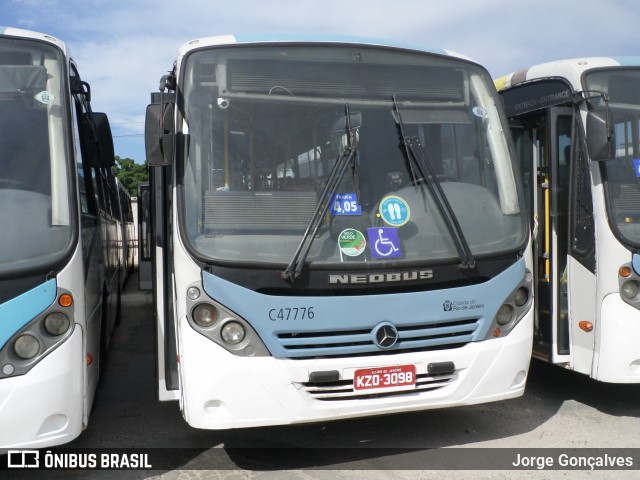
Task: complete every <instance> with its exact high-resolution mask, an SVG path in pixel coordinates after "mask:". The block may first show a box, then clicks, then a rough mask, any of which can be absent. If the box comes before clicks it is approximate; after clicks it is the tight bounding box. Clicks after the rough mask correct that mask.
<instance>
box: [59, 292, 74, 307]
mask: <svg viewBox="0 0 640 480" xmlns="http://www.w3.org/2000/svg"><path fill="white" fill-rule="evenodd" d="M58 303H59V304H60V306H61V307H70V306H71V305H73V297H72V296H71V294H70V293H63V294H62V295H60V298H59V299H58Z"/></svg>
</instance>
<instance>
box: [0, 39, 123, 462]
mask: <svg viewBox="0 0 640 480" xmlns="http://www.w3.org/2000/svg"><path fill="white" fill-rule="evenodd" d="M90 97H91V92H90V88H89V85H88V84H87V83H86V82H83V81H82V80H81V79H80V76H79V74H78V70H77V67H76V64H75V63H74V61H73V60H72V59H71V57H70V55H69V51H68V50H67V48H66V47H65V45H64V44H63V43H62V42H61V41H59V40H57V39H55V38H53V37H51V36H48V35H44V34H41V33H36V32H29V31H25V30H19V29H14V28H2V27H0V166H1V167H2V169H1V171H0V205H1V206H2V207H1V208H0V225H2V233H1V234H0V239H1V241H0V452H1V451H2V449H5V448H17V447H20V448H24V447H27V448H40V447H47V446H52V445H58V444H62V443H66V442H69V441H71V440H72V439H74V438H75V437H77V436H78V435H79V434H80V433H81V432H82V430H83V429H84V428H85V427H86V425H87V421H88V418H89V412H90V410H91V405H92V403H93V398H94V395H95V391H96V387H97V384H98V379H99V375H100V370H101V369H102V368H101V367H103V365H104V356H105V353H106V351H107V348H108V345H109V338H110V333H111V330H112V328H113V326H114V324H115V323H116V321H117V317H118V314H119V310H120V288H121V285H122V283H123V281H124V278H125V276H126V274H127V272H128V269H127V268H123V264H125V263H126V262H125V261H124V258H125V255H124V254H123V253H122V251H121V250H122V246H124V245H126V243H127V241H126V239H125V238H123V235H124V233H123V228H122V223H121V222H122V218H123V215H122V212H123V211H126V210H127V208H128V209H129V211H130V207H127V198H128V195H126V194H125V193H124V191H122V190H120V192H121V193H119V189H118V185H117V183H116V179H115V177H114V176H113V173H112V171H111V166H112V165H113V164H114V152H113V140H112V137H111V130H110V128H109V123H108V120H107V117H106V115H105V114H103V113H94V112H92V111H91V98H90ZM129 202H130V200H129Z"/></svg>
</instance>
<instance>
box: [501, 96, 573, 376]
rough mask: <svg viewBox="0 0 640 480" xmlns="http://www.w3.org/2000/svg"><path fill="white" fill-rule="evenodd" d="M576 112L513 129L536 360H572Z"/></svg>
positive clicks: (537, 115) (546, 114)
mask: <svg viewBox="0 0 640 480" xmlns="http://www.w3.org/2000/svg"><path fill="white" fill-rule="evenodd" d="M572 125H573V111H572V109H571V108H561V107H552V108H548V109H544V110H539V111H536V112H534V113H533V114H529V115H527V116H526V117H522V118H520V119H519V122H518V124H517V125H514V126H512V133H513V136H514V140H515V145H516V150H517V153H518V157H519V160H520V166H521V169H522V172H523V174H524V175H525V178H526V180H525V189H526V191H525V194H526V195H527V207H528V208H529V214H530V218H531V229H532V240H533V251H534V275H535V279H536V282H535V287H534V288H535V306H536V316H535V324H534V345H533V353H534V356H536V357H538V358H542V359H544V360H546V361H550V362H553V363H565V362H569V360H570V357H569V354H570V348H569V345H570V338H569V330H570V328H569V310H568V301H569V296H568V290H567V278H568V275H567V253H568V252H567V244H568V230H569V225H568V203H569V202H568V199H569V168H570V160H569V159H570V155H571V151H572V150H571V135H572Z"/></svg>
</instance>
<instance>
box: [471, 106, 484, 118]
mask: <svg viewBox="0 0 640 480" xmlns="http://www.w3.org/2000/svg"><path fill="white" fill-rule="evenodd" d="M471 111H472V112H473V114H474V115H475V116H476V117H480V118H487V111H486V110H485V109H484V108H482V107H473V110H471Z"/></svg>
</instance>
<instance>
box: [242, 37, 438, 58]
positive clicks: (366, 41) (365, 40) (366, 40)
mask: <svg viewBox="0 0 640 480" xmlns="http://www.w3.org/2000/svg"><path fill="white" fill-rule="evenodd" d="M234 37H235V39H236V41H237V42H238V43H249V42H286V41H296V42H298V41H299V42H340V43H359V44H363V45H384V46H387V47H396V48H406V49H409V50H419V51H422V52H429V53H437V54H439V55H449V53H448V52H447V51H446V50H444V49H442V48H432V47H425V46H423V45H416V44H409V43H397V42H392V41H390V40H387V39H384V38H374V37H358V36H351V35H330V34H327V35H322V34H309V33H305V34H295V35H291V34H272V35H268V34H255V35H234Z"/></svg>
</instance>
